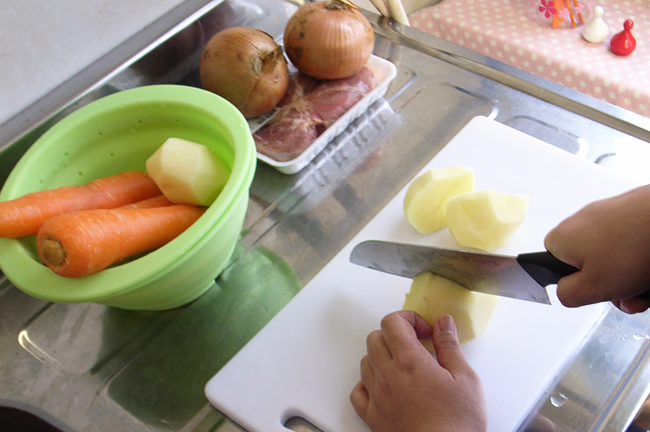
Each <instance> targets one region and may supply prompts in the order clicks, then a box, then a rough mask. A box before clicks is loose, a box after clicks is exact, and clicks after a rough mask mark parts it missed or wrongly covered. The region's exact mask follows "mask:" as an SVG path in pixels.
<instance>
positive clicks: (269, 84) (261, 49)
mask: <svg viewBox="0 0 650 432" xmlns="http://www.w3.org/2000/svg"><path fill="white" fill-rule="evenodd" d="M199 75H200V78H201V85H202V86H203V88H204V89H205V90H208V91H211V92H213V93H216V94H218V95H219V96H221V97H223V98H225V99H226V100H228V101H229V102H230V103H232V104H233V105H235V106H236V107H237V109H239V111H241V113H242V114H243V115H244V117H246V118H251V117H257V116H259V115H262V114H264V113H266V112H268V111H270V110H272V109H273V108H275V106H276V105H277V104H278V102H280V100H281V99H282V97H283V96H284V93H285V92H286V90H287V86H288V85H289V68H288V66H287V61H286V59H285V58H284V53H283V51H282V47H281V46H279V45H278V44H277V43H276V42H275V40H273V38H272V37H271V36H270V35H269V34H267V33H265V32H263V31H261V30H256V29H252V28H247V27H231V28H228V29H225V30H221V31H220V32H218V33H217V34H215V35H214V36H212V38H210V40H209V41H208V43H207V44H206V45H205V47H204V48H203V52H202V54H201V61H200V64H199Z"/></svg>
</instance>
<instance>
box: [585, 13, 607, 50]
mask: <svg viewBox="0 0 650 432" xmlns="http://www.w3.org/2000/svg"><path fill="white" fill-rule="evenodd" d="M604 12H605V10H604V9H603V7H602V6H596V7H595V8H594V17H593V18H592V19H591V21H589V22H588V23H587V24H585V25H584V27H583V28H582V37H583V38H585V39H586V40H587V41H588V42H591V43H601V42H603V41H604V40H605V39H607V35H608V34H609V27H607V24H606V23H605V21H604V20H603V13H604Z"/></svg>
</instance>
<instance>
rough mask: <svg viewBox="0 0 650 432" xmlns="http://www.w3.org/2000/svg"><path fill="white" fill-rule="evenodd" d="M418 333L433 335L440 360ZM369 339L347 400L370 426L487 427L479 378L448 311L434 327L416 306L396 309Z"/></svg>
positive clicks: (444, 431)
mask: <svg viewBox="0 0 650 432" xmlns="http://www.w3.org/2000/svg"><path fill="white" fill-rule="evenodd" d="M418 338H419V339H431V338H433V346H434V348H435V350H436V357H437V359H438V360H436V358H435V357H433V356H432V355H431V354H430V353H429V352H428V351H427V350H426V349H425V348H424V347H423V346H422V344H421V343H420V341H419V340H418ZM367 345H368V355H366V356H365V357H364V358H363V359H362V360H361V381H360V382H359V383H358V384H357V385H356V387H355V388H354V390H353V391H352V394H351V395H350V400H351V402H352V405H353V406H354V409H355V410H356V412H357V414H359V416H360V417H361V418H362V419H363V421H364V422H366V424H367V425H368V426H369V427H370V429H371V430H372V431H373V432H425V431H427V432H481V431H485V430H486V428H487V414H486V405H485V398H484V395H483V388H482V386H481V381H480V379H479V377H478V376H477V374H476V372H474V370H473V369H472V368H471V366H470V365H469V364H468V363H467V360H466V359H465V355H464V353H463V351H462V349H461V347H460V344H459V342H458V336H457V335H456V325H455V324H454V321H453V319H452V318H451V317H450V316H444V317H441V318H440V319H439V320H438V322H437V323H436V325H435V327H434V328H432V327H431V325H430V324H429V323H428V322H427V321H425V320H424V318H422V317H421V316H420V315H418V314H417V313H415V312H412V311H398V312H394V313H392V314H390V315H387V316H386V317H384V319H383V320H382V322H381V330H376V331H374V332H372V333H371V334H370V335H368V340H367Z"/></svg>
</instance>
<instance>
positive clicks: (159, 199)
mask: <svg viewBox="0 0 650 432" xmlns="http://www.w3.org/2000/svg"><path fill="white" fill-rule="evenodd" d="M171 205H174V203H173V202H171V201H170V200H169V198H167V197H166V196H165V195H158V196H155V197H153V198H149V199H146V200H142V201H138V202H134V203H133V204H127V205H125V206H122V207H118V208H122V209H126V208H132V209H144V208H153V207H167V206H171Z"/></svg>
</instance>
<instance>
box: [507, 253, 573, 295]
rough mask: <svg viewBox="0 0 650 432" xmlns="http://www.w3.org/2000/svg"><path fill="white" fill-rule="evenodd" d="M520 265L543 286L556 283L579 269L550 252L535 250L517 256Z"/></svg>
mask: <svg viewBox="0 0 650 432" xmlns="http://www.w3.org/2000/svg"><path fill="white" fill-rule="evenodd" d="M517 262H518V263H519V265H520V266H521V267H522V268H523V269H524V270H526V273H528V274H529V275H530V276H531V277H532V278H533V279H535V280H536V281H537V283H539V284H540V285H541V286H543V287H545V286H547V285H551V284H556V283H557V281H558V280H560V278H562V277H564V276H568V275H570V274H571V273H575V272H577V271H578V269H577V268H575V267H573V266H572V265H569V264H567V263H565V262H564V261H560V260H559V259H557V258H555V257H554V256H553V255H551V253H550V252H548V251H547V252H533V253H526V254H521V255H519V256H518V257H517Z"/></svg>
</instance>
